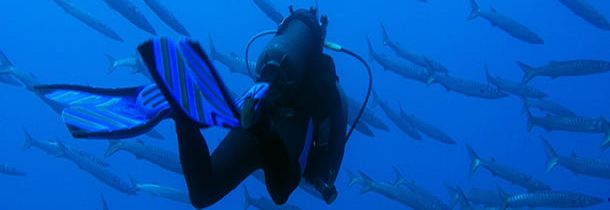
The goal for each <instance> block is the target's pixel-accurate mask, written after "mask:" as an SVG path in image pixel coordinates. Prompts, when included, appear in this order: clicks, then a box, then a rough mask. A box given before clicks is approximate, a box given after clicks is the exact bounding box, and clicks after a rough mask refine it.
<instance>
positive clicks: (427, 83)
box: [426, 73, 436, 86]
mask: <svg viewBox="0 0 610 210" xmlns="http://www.w3.org/2000/svg"><path fill="white" fill-rule="evenodd" d="M434 82H436V77H435V75H434V73H430V76H428V79H426V85H427V86H430V85H431V84H432V83H434Z"/></svg>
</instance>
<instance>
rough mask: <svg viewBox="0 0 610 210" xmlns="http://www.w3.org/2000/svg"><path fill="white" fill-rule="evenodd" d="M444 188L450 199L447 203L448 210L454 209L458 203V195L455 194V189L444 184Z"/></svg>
mask: <svg viewBox="0 0 610 210" xmlns="http://www.w3.org/2000/svg"><path fill="white" fill-rule="evenodd" d="M445 188H447V192H448V193H449V196H450V197H451V201H450V202H449V208H450V209H455V205H457V203H458V201H459V195H458V193H457V188H456V187H452V186H450V185H448V184H445Z"/></svg>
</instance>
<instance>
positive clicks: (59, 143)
mask: <svg viewBox="0 0 610 210" xmlns="http://www.w3.org/2000/svg"><path fill="white" fill-rule="evenodd" d="M55 143H57V146H58V147H59V151H57V153H55V154H53V156H55V157H63V156H64V155H65V154H66V145H65V144H64V142H62V141H60V140H56V141H55ZM79 167H80V166H79Z"/></svg>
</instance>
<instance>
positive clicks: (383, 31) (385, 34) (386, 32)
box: [381, 23, 391, 45]
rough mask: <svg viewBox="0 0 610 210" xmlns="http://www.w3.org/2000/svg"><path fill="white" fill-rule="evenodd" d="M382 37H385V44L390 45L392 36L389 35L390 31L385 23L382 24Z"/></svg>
mask: <svg viewBox="0 0 610 210" xmlns="http://www.w3.org/2000/svg"><path fill="white" fill-rule="evenodd" d="M381 35H382V36H383V44H385V45H388V43H390V42H391V41H390V35H389V34H388V31H387V30H386V28H385V25H384V24H383V23H381Z"/></svg>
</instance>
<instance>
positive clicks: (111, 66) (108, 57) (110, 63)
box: [104, 54, 117, 75]
mask: <svg viewBox="0 0 610 210" xmlns="http://www.w3.org/2000/svg"><path fill="white" fill-rule="evenodd" d="M104 56H106V60H108V70H107V71H106V75H109V74H112V72H114V70H116V69H117V65H116V61H117V59H116V58H114V57H113V56H112V55H110V54H104Z"/></svg>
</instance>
